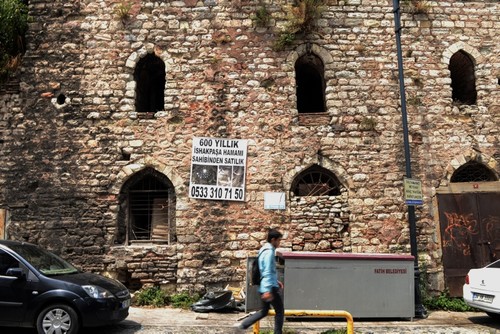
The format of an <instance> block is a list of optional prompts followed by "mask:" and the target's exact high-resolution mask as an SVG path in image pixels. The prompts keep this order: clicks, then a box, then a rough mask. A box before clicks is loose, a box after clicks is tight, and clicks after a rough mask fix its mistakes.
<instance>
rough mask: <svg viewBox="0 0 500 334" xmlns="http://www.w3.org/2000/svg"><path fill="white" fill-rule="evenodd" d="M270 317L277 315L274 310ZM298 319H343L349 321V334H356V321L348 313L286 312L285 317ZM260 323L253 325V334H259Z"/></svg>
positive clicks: (270, 312) (271, 311) (270, 311)
mask: <svg viewBox="0 0 500 334" xmlns="http://www.w3.org/2000/svg"><path fill="white" fill-rule="evenodd" d="M268 315H276V312H274V310H269V313H268ZM287 315H288V316H296V317H304V316H310V317H343V318H345V319H346V320H347V334H354V320H353V318H352V315H351V314H350V313H349V312H347V311H317V310H285V316H287ZM259 331H260V323H259V321H257V322H256V323H255V324H254V325H253V334H259Z"/></svg>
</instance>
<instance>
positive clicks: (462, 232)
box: [443, 212, 479, 255]
mask: <svg viewBox="0 0 500 334" xmlns="http://www.w3.org/2000/svg"><path fill="white" fill-rule="evenodd" d="M444 216H445V217H446V224H445V226H446V227H445V229H444V235H443V247H453V248H455V249H457V250H460V251H461V252H462V254H463V255H470V254H471V248H470V244H471V242H470V240H471V237H472V236H473V235H476V234H478V233H479V232H478V226H477V220H476V219H475V218H474V215H473V214H472V213H465V214H463V213H462V214H461V213H456V212H444Z"/></svg>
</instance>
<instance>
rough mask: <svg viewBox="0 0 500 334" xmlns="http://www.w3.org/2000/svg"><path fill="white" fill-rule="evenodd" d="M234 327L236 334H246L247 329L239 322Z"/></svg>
mask: <svg viewBox="0 0 500 334" xmlns="http://www.w3.org/2000/svg"><path fill="white" fill-rule="evenodd" d="M232 327H233V333H234V334H243V333H245V332H246V331H245V328H243V325H242V324H241V323H239V322H237V323H235V324H234V325H233V326H232Z"/></svg>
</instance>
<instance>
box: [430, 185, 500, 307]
mask: <svg viewBox="0 0 500 334" xmlns="http://www.w3.org/2000/svg"><path fill="white" fill-rule="evenodd" d="M437 196H438V197H437V198H438V206H439V222H440V230H441V240H442V248H443V266H444V275H445V281H446V287H447V288H448V290H449V292H450V295H451V296H453V297H459V296H460V297H461V296H462V285H463V284H464V279H465V276H466V275H467V272H468V271H469V269H471V268H480V267H483V266H485V265H486V264H488V263H490V262H491V261H493V260H495V259H496V258H497V256H500V193H462V194H438V195H437Z"/></svg>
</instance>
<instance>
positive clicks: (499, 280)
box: [463, 260, 500, 319]
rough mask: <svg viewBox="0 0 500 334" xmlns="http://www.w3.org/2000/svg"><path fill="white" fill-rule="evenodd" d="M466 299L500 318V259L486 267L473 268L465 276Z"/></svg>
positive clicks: (472, 304) (491, 315)
mask: <svg viewBox="0 0 500 334" xmlns="http://www.w3.org/2000/svg"><path fill="white" fill-rule="evenodd" d="M463 293H464V294H463V296H464V301H465V302H466V303H467V304H468V305H469V306H472V307H475V308H478V309H480V310H482V311H485V312H486V313H487V314H488V315H489V316H490V317H492V318H495V319H500V260H497V261H495V262H493V263H490V264H489V265H487V266H486V267H484V268H479V269H471V270H469V273H468V274H467V276H466V277H465V284H464V287H463Z"/></svg>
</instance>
